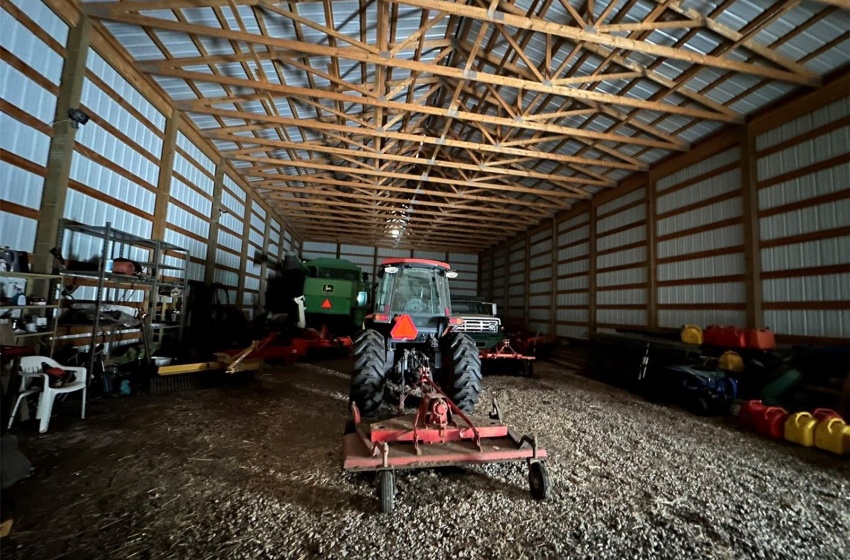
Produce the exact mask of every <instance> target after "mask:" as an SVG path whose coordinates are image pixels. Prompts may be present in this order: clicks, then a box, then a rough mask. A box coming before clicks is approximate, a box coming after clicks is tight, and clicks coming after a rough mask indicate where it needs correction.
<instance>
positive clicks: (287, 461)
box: [0, 362, 850, 560]
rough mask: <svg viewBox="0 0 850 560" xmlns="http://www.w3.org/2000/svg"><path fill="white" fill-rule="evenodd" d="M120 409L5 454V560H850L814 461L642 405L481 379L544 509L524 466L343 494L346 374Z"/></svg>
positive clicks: (58, 426) (821, 465)
mask: <svg viewBox="0 0 850 560" xmlns="http://www.w3.org/2000/svg"><path fill="white" fill-rule="evenodd" d="M331 366H332V367H319V366H316V365H298V366H292V367H287V368H280V369H274V370H266V373H264V374H263V375H261V376H260V377H259V380H258V381H256V382H253V383H247V384H241V385H230V386H224V387H218V388H213V389H205V390H197V391H191V392H184V393H180V394H175V395H169V396H159V397H149V396H138V397H134V398H129V399H119V400H115V401H110V402H108V403H105V404H102V405H99V406H94V407H92V408H91V415H90V416H91V417H90V419H89V420H87V421H85V422H81V421H76V422H75V421H73V420H70V419H69V418H67V417H63V418H58V419H54V421H53V422H52V423H51V430H52V431H51V432H50V433H48V434H45V435H42V436H38V435H35V434H33V435H23V436H22V437H21V439H22V441H21V447H22V449H23V450H24V452H25V453H26V454H27V455H28V456H29V458H30V459H31V460H32V461H33V464H34V465H35V466H36V467H37V471H36V473H35V474H34V476H33V477H31V478H30V479H27V480H26V481H24V482H23V483H21V484H19V485H18V486H17V487H16V488H15V489H14V491H13V492H12V496H13V497H14V498H15V500H16V506H17V524H16V525H15V530H14V532H13V534H12V536H11V538H9V539H3V541H2V550H0V552H2V557H3V558H4V560H6V559H12V558H22V559H23V558H38V559H51V558H86V559H91V558H122V559H124V558H143V559H157V558H180V559H184V558H185V559H189V558H202V559H207V558H246V559H248V558H250V559H254V558H316V557H322V558H376V559H393V558H399V559H405V560H411V559H420V558H423V559H424V558H435V559H444V558H488V559H489V558H511V559H519V558H599V559H601V558H617V559H619V558H635V557H641V558H671V559H673V558H675V559H681V558H719V559H733V558H793V559H795V560H796V559H801V558H817V559H820V560H825V559H830V558H848V557H850V543H849V542H848V538H850V476H848V475H850V471H849V470H848V463H847V462H846V461H844V460H842V459H839V458H835V457H833V456H830V455H828V454H826V453H824V452H820V451H817V450H811V449H804V448H800V447H794V446H791V445H785V444H783V443H781V442H773V441H769V440H766V439H763V438H760V437H758V436H756V435H752V434H748V433H744V432H741V431H740V430H738V429H737V428H736V427H734V426H733V425H730V424H727V423H725V422H723V421H721V420H716V419H704V418H698V417H694V416H691V415H689V414H688V413H687V412H684V411H681V410H678V409H673V408H668V407H665V406H660V405H656V404H652V403H648V402H645V401H643V400H641V399H640V398H639V397H636V396H634V395H631V394H628V393H625V392H623V391H620V390H619V389H616V388H612V387H609V386H606V385H602V384H600V383H596V382H594V381H590V380H587V379H584V378H580V377H576V376H574V375H571V374H569V373H567V372H565V371H564V370H563V369H561V368H558V367H555V366H551V365H546V364H538V366H537V368H536V377H535V378H534V379H525V378H518V377H503V376H499V377H486V378H485V392H484V394H483V396H482V399H481V402H480V404H479V409H480V410H479V412H480V413H486V411H487V410H486V409H487V408H488V406H489V401H490V398H491V397H492V396H494V395H495V396H497V397H498V400H499V403H500V406H501V408H502V412H503V415H504V416H505V419H506V420H507V421H508V423H510V424H511V425H512V426H513V427H514V429H515V430H516V431H517V432H525V433H534V434H537V435H538V437H539V438H540V441H541V443H542V444H544V445H545V446H546V447H547V448H548V449H549V452H550V454H551V456H552V458H551V460H550V461H549V474H550V476H551V479H552V483H553V491H552V497H551V499H550V500H549V501H548V502H544V503H540V502H535V501H533V500H532V499H531V497H530V494H529V490H528V481H527V478H526V476H527V470H526V467H525V466H522V465H499V466H488V467H470V468H451V469H441V470H438V471H418V472H411V473H402V474H400V475H398V476H397V477H396V488H397V494H396V511H395V513H394V514H393V515H392V516H384V515H381V514H379V513H377V512H378V509H379V505H378V501H377V497H376V493H375V477H374V476H371V477H370V476H369V475H352V474H344V473H343V472H342V470H341V434H342V429H343V425H344V421H345V416H346V412H347V393H348V379H347V375H345V374H344V373H341V371H342V372H344V371H346V367H347V365H346V364H345V363H343V362H340V363H335V364H331Z"/></svg>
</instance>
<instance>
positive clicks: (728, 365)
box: [718, 350, 744, 373]
mask: <svg viewBox="0 0 850 560" xmlns="http://www.w3.org/2000/svg"><path fill="white" fill-rule="evenodd" d="M718 362H719V363H718V365H719V366H720V369H725V370H726V371H733V372H735V373H743V372H744V360H743V359H742V358H741V355H740V354H738V353H737V352H733V351H732V350H728V351H726V352H723V355H722V356H720V359H719V360H718Z"/></svg>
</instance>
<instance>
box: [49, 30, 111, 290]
mask: <svg viewBox="0 0 850 560" xmlns="http://www.w3.org/2000/svg"><path fill="white" fill-rule="evenodd" d="M91 36H92V21H91V19H89V18H88V17H86V16H82V17H80V19H79V20H78V21H77V25H76V26H74V27H71V28H70V30H69V33H68V46H67V47H66V49H65V64H64V66H63V67H62V81H61V82H60V85H59V97H58V99H57V100H56V112H55V113H54V118H53V120H54V125H53V137H52V138H51V140H50V151H49V152H48V156H47V166H46V175H45V177H44V189H43V191H42V196H41V206H40V208H39V220H38V227H37V228H36V234H35V250H34V251H33V265H34V266H33V270H35V271H36V272H50V271H51V270H52V269H53V256H52V255H51V254H50V249H51V248H53V246H54V245H56V236H57V235H58V233H59V220H60V219H62V217H63V216H64V213H65V200H66V198H67V195H68V179H69V177H70V174H71V159H72V158H73V156H74V138H75V136H76V132H77V128H76V126H77V125H76V123H74V122H72V121H71V120H70V119H69V118H68V110H69V109H76V108H78V107H79V106H80V99H81V97H82V93H83V82H84V79H85V75H86V58H87V56H88V52H89V45H90V42H91ZM92 126H94V125H92ZM95 225H103V224H95ZM44 284H46V283H44ZM47 290H48V287H47V286H46V285H45V286H44V288H42V289H39V290H38V291H39V293H40V294H42V295H44V296H47V295H48V294H47Z"/></svg>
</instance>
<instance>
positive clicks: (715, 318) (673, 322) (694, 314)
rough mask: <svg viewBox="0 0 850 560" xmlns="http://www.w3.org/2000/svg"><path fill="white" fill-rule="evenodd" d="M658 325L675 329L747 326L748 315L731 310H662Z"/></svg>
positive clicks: (659, 314) (659, 312)
mask: <svg viewBox="0 0 850 560" xmlns="http://www.w3.org/2000/svg"><path fill="white" fill-rule="evenodd" d="M658 324H659V326H662V327H667V328H673V329H677V328H680V327H681V326H682V325H699V326H701V327H707V326H709V325H746V324H747V315H746V313H745V312H744V311H736V310H731V309H660V310H659V311H658Z"/></svg>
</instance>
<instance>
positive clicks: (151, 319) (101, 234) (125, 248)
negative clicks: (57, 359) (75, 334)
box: [53, 220, 189, 371]
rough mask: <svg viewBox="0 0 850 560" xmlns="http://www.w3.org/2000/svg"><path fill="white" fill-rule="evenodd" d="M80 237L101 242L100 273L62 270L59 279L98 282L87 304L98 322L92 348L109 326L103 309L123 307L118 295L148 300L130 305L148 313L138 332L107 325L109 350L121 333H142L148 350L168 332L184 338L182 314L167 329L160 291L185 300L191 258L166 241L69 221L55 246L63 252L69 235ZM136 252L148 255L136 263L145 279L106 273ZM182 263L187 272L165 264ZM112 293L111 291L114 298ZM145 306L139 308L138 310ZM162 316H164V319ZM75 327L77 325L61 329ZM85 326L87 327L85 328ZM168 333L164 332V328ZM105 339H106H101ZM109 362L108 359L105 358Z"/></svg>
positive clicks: (62, 224) (56, 325)
mask: <svg viewBox="0 0 850 560" xmlns="http://www.w3.org/2000/svg"><path fill="white" fill-rule="evenodd" d="M75 233H76V234H80V235H83V236H88V237H90V238H93V239H96V240H99V241H100V247H99V254H98V259H97V269H96V270H68V269H66V270H62V271H61V272H60V273H59V275H60V277H61V278H62V279H81V278H89V279H91V280H92V281H93V282H94V284H95V285H94V288H95V297H94V298H93V301H88V302H87V303H91V304H93V305H94V320H93V323H92V324H91V325H90V326H91V344H92V347H94V346H95V344H96V340H97V338H98V336H100V335H101V333H102V332H103V331H105V330H106V328H107V327H106V326H104V325H102V324H101V313H102V310H103V307H104V306H105V305H122V301H121V300H119V298H118V297H117V290H119V289H124V290H125V296H126V290H128V289H132V290H141V291H143V292H144V293H145V294H146V295H145V298H144V300H143V302H126V303H128V304H131V306H133V307H137V308H140V309H143V310H144V314H143V316H142V323H141V325H140V326H138V327H127V326H125V325H108V328H109V336H110V347H111V346H112V345H113V343H114V342H115V334H116V331H118V330H132V329H139V330H141V336H142V337H143V340H144V342H145V344H146V346H148V347H149V346H150V343H151V341H152V340H154V339H155V338H156V339H157V342H161V341H162V338H163V336H164V331H165V330H175V331H176V336H177V339H178V342H179V341H182V338H183V321H182V317H183V316H184V315H183V314H180V318H181V320H180V321H179V322H177V323H174V324H168V325H164V324H163V321H162V320H161V318H159V317H157V303H160V304H163V305H162V306H161V308H163V309H164V300H165V298H169V297H170V296H163V295H161V294H160V289H161V288H164V289H168V290H171V291H172V292H176V293H178V294H179V296H177V297H178V298H183V297H184V296H185V293H186V283H187V274H188V266H189V252H188V251H187V250H186V249H183V248H182V247H178V246H176V245H173V244H171V243H166V242H165V241H162V240H157V239H147V238H144V237H140V236H137V235H133V234H130V233H126V232H123V231H120V230H117V229H115V228H113V227H112V224H111V223H110V222H107V223H106V225H105V226H90V225H86V224H80V223H77V222H73V221H70V220H61V221H60V223H59V233H58V236H57V240H56V246H57V247H60V248H62V249H63V251H64V250H65V246H64V244H65V241H66V238H67V236H68V235H69V234H75ZM133 249H137V250H142V251H144V252H146V253H147V255H148V260H145V261H143V262H139V261H136V262H137V264H139V265H140V266H141V267H142V268H143V270H144V269H146V274H145V275H144V276H141V277H136V276H127V275H123V274H115V273H112V272H109V271H108V270H107V263H108V262H110V261H111V260H113V259H117V258H131V253H132V250H133ZM169 256H172V257H178V256H179V257H182V262H183V266H182V267H179V266H172V265H168V264H166V258H167V257H169ZM169 272H177V273H182V274H174V275H169V274H168V273H169ZM110 290H112V291H113V293H112V295H110ZM139 303H141V305H138V304H139ZM163 315H164V313H163ZM59 326H60V325H59V321H58V320H57V321H55V322H54V337H53V342H54V348H55V342H56V338H57V336H58V334H57V332H56V330H57V329H58V328H59ZM62 326H74V325H62ZM86 326H89V325H88V324H86ZM166 326H167V327H169V328H168V329H165V327H166ZM103 334H104V335H105V334H106V333H103ZM107 358H108V354H107ZM93 367H94V353H93V352H92V353H90V361H89V371H91V370H92V368H93Z"/></svg>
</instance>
